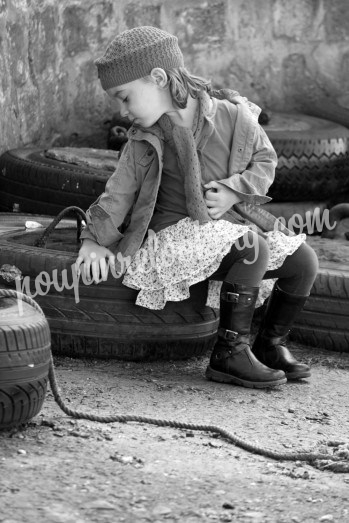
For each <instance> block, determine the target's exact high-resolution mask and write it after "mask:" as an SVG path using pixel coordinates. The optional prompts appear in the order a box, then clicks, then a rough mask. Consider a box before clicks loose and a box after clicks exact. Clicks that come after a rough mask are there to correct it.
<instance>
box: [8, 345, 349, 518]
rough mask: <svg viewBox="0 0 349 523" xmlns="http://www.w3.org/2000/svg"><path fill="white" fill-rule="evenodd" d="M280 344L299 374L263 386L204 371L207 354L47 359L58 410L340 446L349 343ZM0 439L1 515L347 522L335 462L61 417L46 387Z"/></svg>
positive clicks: (207, 436) (293, 446) (348, 494)
mask: <svg viewBox="0 0 349 523" xmlns="http://www.w3.org/2000/svg"><path fill="white" fill-rule="evenodd" d="M291 347H292V350H293V352H294V353H295V354H296V355H297V356H298V357H299V358H300V359H301V360H303V361H305V362H308V363H310V364H311V366H312V377H311V378H309V379H306V380H300V381H297V382H289V383H287V384H286V385H283V386H280V387H277V388H274V389H264V390H256V389H246V388H242V387H237V386H229V385H223V384H218V383H214V382H210V381H207V380H206V379H205V378H204V371H205V367H206V365H207V357H206V358H205V357H203V358H200V359H191V360H187V361H179V362H178V361H173V362H171V361H167V362H151V363H129V362H121V361H115V360H114V361H111V360H108V361H103V360H80V359H71V358H61V357H60V358H58V357H56V358H55V366H56V374H57V379H58V381H59V385H60V388H61V392H62V396H63V397H64V399H65V402H66V404H67V405H68V406H69V407H70V408H72V409H78V410H81V411H84V412H89V413H94V414H104V415H106V414H139V415H143V416H150V417H157V418H163V419H173V420H178V421H182V422H186V421H189V422H193V423H201V424H202V423H204V424H215V425H219V426H220V427H224V428H226V429H228V430H229V431H231V432H233V433H236V434H237V435H239V436H240V437H241V438H243V439H245V440H246V441H248V442H250V443H253V444H258V445H260V446H262V447H267V448H269V449H273V450H277V451H280V452H291V451H296V450H299V449H301V448H302V449H313V448H316V450H319V449H320V450H321V449H323V450H325V451H328V452H334V451H336V450H337V451H338V449H341V450H343V449H344V450H345V449H346V455H347V456H348V455H349V451H348V447H347V446H346V445H345V444H347V443H348V429H349V415H348V412H349V410H348V407H349V395H348V373H349V354H348V353H345V354H339V353H331V352H326V351H320V350H316V349H312V348H307V347H302V346H300V345H296V344H294V343H293V344H291ZM328 441H330V442H331V444H332V447H330V446H328V445H327V443H326V442H328ZM0 445H1V458H0V464H1V475H0V499H1V511H0V522H1V523H51V522H52V523H87V522H88V523H90V522H96V523H104V522H112V523H114V522H130V523H133V522H152V523H170V522H188V523H189V522H190V523H192V522H193V523H199V522H211V521H219V522H221V521H224V522H229V521H232V522H239V523H240V522H242V523H245V522H246V523H250V522H251V523H257V522H258V523H259V522H263V523H264V522H269V523H274V522H275V523H276V522H277V523H282V522H284V523H290V522H294V523H299V522H313V521H322V522H326V521H334V522H340V523H342V522H346V521H348V522H349V473H347V472H344V473H343V472H342V473H336V472H334V471H332V470H321V469H319V468H316V467H314V466H312V465H310V464H308V463H304V462H300V461H283V460H273V459H270V458H266V457H263V456H259V455H256V454H252V453H251V452H248V451H246V450H243V449H241V448H239V447H237V446H235V445H234V444H232V443H231V442H229V441H228V440H226V439H223V438H222V437H220V436H218V437H217V435H216V434H212V433H206V432H200V431H191V430H183V429H175V428H169V427H157V426H153V425H149V424H140V423H111V424H102V423H97V422H93V421H86V420H75V419H73V418H70V417H68V416H66V415H65V414H64V413H63V411H62V410H60V408H59V407H58V405H57V404H56V403H55V401H54V398H53V395H52V392H51V390H50V389H49V390H48V392H47V395H46V400H45V403H44V405H43V408H42V410H41V412H40V413H39V415H38V416H36V417H35V418H34V419H33V420H32V421H31V422H30V423H29V424H27V425H26V426H23V427H19V428H17V429H15V430H10V431H3V432H1V433H0ZM333 445H334V446H333ZM344 454H345V452H344Z"/></svg>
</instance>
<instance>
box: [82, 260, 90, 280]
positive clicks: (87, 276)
mask: <svg viewBox="0 0 349 523" xmlns="http://www.w3.org/2000/svg"><path fill="white" fill-rule="evenodd" d="M83 271H84V275H85V279H86V281H91V260H89V259H87V260H85V261H84V265H83Z"/></svg>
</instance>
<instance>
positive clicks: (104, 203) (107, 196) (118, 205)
mask: <svg viewBox="0 0 349 523" xmlns="http://www.w3.org/2000/svg"><path fill="white" fill-rule="evenodd" d="M133 158H134V156H133V155H132V152H131V146H130V144H129V143H127V145H126V146H125V148H124V150H123V153H122V155H121V157H120V161H119V163H118V166H117V168H116V171H115V172H114V173H113V174H112V176H111V177H110V178H109V180H108V181H107V183H106V186H105V191H104V193H103V194H101V196H99V198H98V199H97V200H96V201H95V202H94V203H93V204H92V205H91V206H90V207H89V209H88V210H87V212H86V217H87V224H86V227H85V228H84V230H83V231H82V233H81V236H80V238H81V239H82V240H83V239H87V238H88V239H91V240H94V241H95V242H97V243H99V245H103V246H104V247H109V246H111V245H113V244H115V243H117V242H118V241H119V240H121V238H122V237H123V234H122V233H121V232H120V230H119V228H120V226H121V225H122V223H123V222H124V220H125V218H126V216H127V214H128V212H129V211H130V209H131V208H132V206H133V203H134V201H135V198H136V194H137V191H138V184H137V181H136V171H135V164H134V160H133Z"/></svg>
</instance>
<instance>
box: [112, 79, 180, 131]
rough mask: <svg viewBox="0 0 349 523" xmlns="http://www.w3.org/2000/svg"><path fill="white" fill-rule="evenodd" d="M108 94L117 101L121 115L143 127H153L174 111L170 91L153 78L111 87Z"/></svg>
mask: <svg viewBox="0 0 349 523" xmlns="http://www.w3.org/2000/svg"><path fill="white" fill-rule="evenodd" d="M107 93H108V95H109V96H110V97H111V98H112V99H113V100H117V102H118V105H119V111H120V115H121V116H122V117H127V118H128V119H129V120H130V121H131V122H132V123H135V124H136V125H139V126H141V127H151V126H152V125H154V123H155V122H157V121H158V119H159V118H160V116H162V115H163V114H164V113H166V112H169V111H171V110H172V111H173V106H172V103H171V96H170V94H169V91H168V89H164V88H163V87H161V86H159V85H158V84H157V83H156V81H155V80H154V79H152V78H150V79H149V80H148V79H146V80H145V79H143V78H141V79H139V80H134V81H133V82H129V83H127V84H123V85H118V86H117V87H111V88H110V89H108V90H107Z"/></svg>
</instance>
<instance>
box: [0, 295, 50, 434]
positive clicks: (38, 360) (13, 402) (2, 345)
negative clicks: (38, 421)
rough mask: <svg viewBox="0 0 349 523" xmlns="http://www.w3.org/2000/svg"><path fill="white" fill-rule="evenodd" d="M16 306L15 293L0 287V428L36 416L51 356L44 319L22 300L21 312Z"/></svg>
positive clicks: (22, 422) (48, 330)
mask: <svg viewBox="0 0 349 523" xmlns="http://www.w3.org/2000/svg"><path fill="white" fill-rule="evenodd" d="M9 293H10V296H8V295H9ZM18 310H19V309H18V298H17V295H16V293H15V292H14V291H11V290H10V291H9V290H8V289H7V290H5V289H0V312H1V313H2V314H1V315H0V430H3V429H10V428H12V427H14V426H17V425H20V424H24V423H26V422H28V421H29V420H30V419H32V418H33V417H34V416H36V415H37V414H38V413H39V412H40V410H41V407H42V405H43V402H44V400H45V395H46V390H47V382H48V368H49V363H50V358H51V351H50V329H49V326H48V322H47V320H46V318H45V317H44V316H43V314H42V313H39V312H38V311H37V310H35V309H34V308H33V307H32V306H30V305H28V304H26V303H25V302H24V303H23V314H21V315H20V314H19V312H18Z"/></svg>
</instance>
